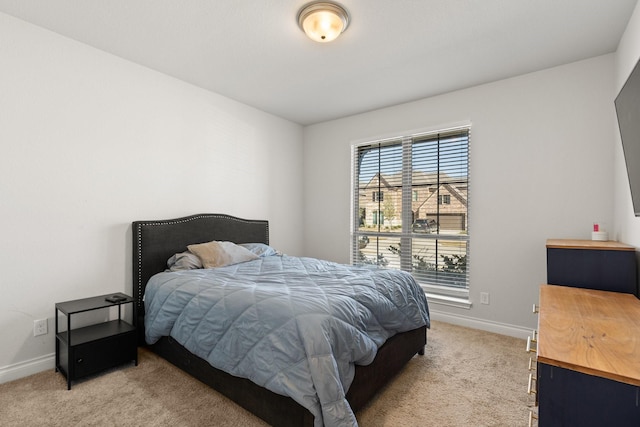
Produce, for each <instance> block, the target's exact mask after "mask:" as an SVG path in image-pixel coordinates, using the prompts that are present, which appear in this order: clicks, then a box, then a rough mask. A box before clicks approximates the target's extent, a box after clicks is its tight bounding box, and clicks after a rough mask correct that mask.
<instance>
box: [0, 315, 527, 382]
mask: <svg viewBox="0 0 640 427" xmlns="http://www.w3.org/2000/svg"><path fill="white" fill-rule="evenodd" d="M430 314H431V318H432V319H433V320H436V321H441V322H446V323H452V324H454V325H459V326H464V327H467V328H473V329H480V330H482V331H488V332H493V333H496V334H502V335H508V336H511V337H516V338H521V339H525V340H526V339H527V337H528V336H529V335H531V329H528V328H524V327H521V326H514V325H509V324H506V323H499V322H492V321H489V320H484V319H477V318H475V317H469V316H461V315H458V314H452V313H446V312H443V311H438V310H434V309H433V308H432V307H430ZM54 368H55V353H51V354H46V355H44V356H40V357H36V358H35V359H31V360H26V361H24V362H19V363H16V364H13V365H9V366H5V367H2V368H0V384H2V383H6V382H9V381H13V380H17V379H20V378H24V377H28V376H29V375H33V374H37V373H38V372H42V371H46V370H47V369H54Z"/></svg>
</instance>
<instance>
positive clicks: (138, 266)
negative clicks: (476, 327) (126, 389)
mask: <svg viewBox="0 0 640 427" xmlns="http://www.w3.org/2000/svg"><path fill="white" fill-rule="evenodd" d="M132 231H133V232H132V235H133V296H134V298H135V300H136V302H135V304H136V326H137V329H138V342H139V344H140V345H145V342H144V302H143V296H144V289H145V286H146V284H147V282H148V281H149V279H150V278H151V276H153V275H154V274H156V273H159V272H161V271H164V270H165V269H166V268H167V267H166V265H167V264H166V263H167V260H168V259H169V258H170V257H171V256H172V255H173V254H175V253H178V252H182V251H185V250H186V249H187V245H190V244H194V243H205V242H209V241H212V240H225V241H231V242H235V243H265V244H269V223H268V222H267V221H262V220H247V219H241V218H236V217H233V216H230V215H222V214H199V215H191V216H187V217H183V218H176V219H168V220H153V221H136V222H134V223H133V230H132ZM426 344H427V334H426V327H424V326H423V327H421V328H418V329H414V330H412V331H408V332H404V333H401V334H398V335H395V336H393V337H391V338H390V339H388V340H387V342H386V343H385V344H384V345H383V346H382V347H380V349H378V353H377V356H376V358H375V359H374V361H373V363H371V364H370V365H367V366H356V373H355V377H354V380H353V383H352V384H351V387H350V388H349V390H348V392H347V395H346V397H347V400H348V401H349V404H350V405H351V408H352V410H353V411H354V412H356V411H358V410H359V409H360V408H362V407H363V406H364V405H365V404H366V403H367V402H368V401H369V400H370V399H371V398H372V397H373V396H374V395H375V393H376V392H377V391H378V390H379V389H380V388H382V387H383V386H384V385H385V384H386V383H387V382H388V381H389V380H390V379H391V378H392V377H393V376H395V375H396V374H397V373H398V372H399V371H400V370H401V369H402V367H403V366H404V365H405V364H406V363H407V362H408V361H409V360H410V359H411V358H412V357H413V356H414V355H415V354H416V353H417V354H420V355H423V354H424V348H425V346H426ZM150 348H151V350H152V351H154V352H155V353H157V354H159V355H160V356H162V357H163V358H165V359H166V360H168V361H169V362H171V363H172V364H174V365H176V366H178V367H179V368H181V369H182V370H184V371H185V372H187V373H189V374H190V375H192V376H194V377H195V378H197V379H199V380H200V381H202V382H204V383H205V384H207V385H209V386H210V387H212V388H214V389H215V390H217V391H219V392H220V393H222V394H223V395H225V396H227V397H228V398H230V399H231V400H233V401H234V402H236V403H237V404H239V405H240V406H242V407H244V408H245V409H247V410H248V411H250V412H252V413H253V414H255V415H256V416H258V417H260V418H262V419H263V420H265V421H266V422H268V423H269V424H271V425H274V426H282V427H285V426H291V427H293V426H296V427H297V426H309V427H311V426H313V421H314V420H313V418H314V417H313V415H312V414H311V413H310V412H309V411H308V410H307V409H306V408H304V407H303V406H301V405H300V404H298V403H297V402H296V401H294V400H293V399H291V398H290V397H287V396H282V395H279V394H276V393H273V392H272V391H270V390H267V389H265V388H263V387H260V386H258V385H257V384H255V383H253V382H251V381H249V380H247V379H244V378H239V377H235V376H232V375H230V374H227V373H226V372H223V371H221V370H219V369H216V368H214V367H212V366H211V365H210V364H209V363H208V362H207V361H205V360H204V359H201V358H200V357H197V356H195V355H194V354H192V353H190V352H189V351H188V350H186V349H185V348H184V347H183V346H182V345H180V344H179V343H178V342H177V341H175V340H174V339H173V338H171V337H163V338H162V339H160V341H158V342H157V343H156V344H154V345H152V346H150Z"/></svg>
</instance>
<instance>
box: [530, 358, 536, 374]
mask: <svg viewBox="0 0 640 427" xmlns="http://www.w3.org/2000/svg"><path fill="white" fill-rule="evenodd" d="M535 369H537V363H536V362H535V361H534V360H533V359H532V358H531V357H530V358H529V372H531V371H534V370H535Z"/></svg>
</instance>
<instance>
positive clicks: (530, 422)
mask: <svg viewBox="0 0 640 427" xmlns="http://www.w3.org/2000/svg"><path fill="white" fill-rule="evenodd" d="M537 419H538V416H537V415H536V414H534V413H533V411H532V410H529V427H533V420H537Z"/></svg>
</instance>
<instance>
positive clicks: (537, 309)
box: [533, 304, 540, 314]
mask: <svg viewBox="0 0 640 427" xmlns="http://www.w3.org/2000/svg"><path fill="white" fill-rule="evenodd" d="M539 312H540V308H539V307H538V306H537V305H535V304H533V314H537V313H539Z"/></svg>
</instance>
